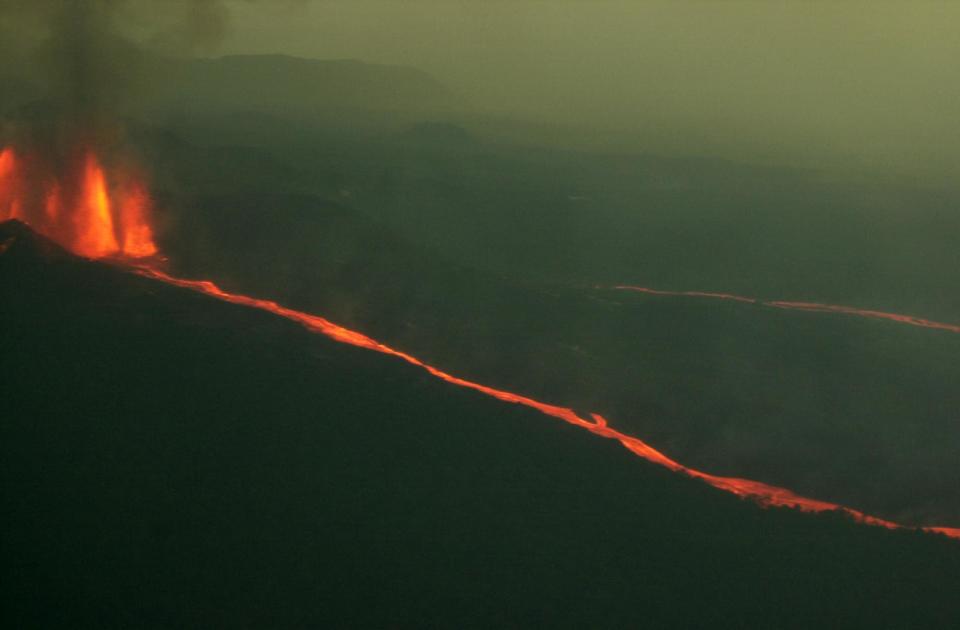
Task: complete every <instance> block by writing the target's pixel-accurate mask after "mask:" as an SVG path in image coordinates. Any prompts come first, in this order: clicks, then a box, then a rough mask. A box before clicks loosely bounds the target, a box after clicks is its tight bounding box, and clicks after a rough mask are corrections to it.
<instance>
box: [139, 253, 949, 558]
mask: <svg viewBox="0 0 960 630" xmlns="http://www.w3.org/2000/svg"><path fill="white" fill-rule="evenodd" d="M133 270H134V271H135V272H136V273H138V274H140V275H142V276H145V277H147V278H152V279H155V280H159V281H161V282H164V283H166V284H170V285H174V286H177V287H182V288H187V289H191V290H193V291H197V292H199V293H203V294H206V295H209V296H212V297H214V298H217V299H219V300H223V301H225V302H230V303H232V304H241V305H244V306H248V307H251V308H256V309H259V310H262V311H267V312H270V313H273V314H275V315H278V316H280V317H284V318H286V319H288V320H291V321H294V322H297V323H299V324H301V325H302V326H304V327H305V328H306V329H307V330H309V331H311V332H314V333H318V334H322V335H325V336H327V337H329V338H330V339H333V340H335V341H339V342H341V343H345V344H349V345H352V346H358V347H360V348H366V349H368V350H373V351H375V352H380V353H382V354H386V355H390V356H394V357H398V358H400V359H402V360H404V361H406V362H407V363H410V364H412V365H415V366H417V367H419V368H422V369H424V370H426V371H427V372H429V373H430V374H431V375H432V376H435V377H436V378H439V379H441V380H443V381H446V382H447V383H450V384H453V385H457V386H459V387H464V388H467V389H472V390H474V391H477V392H480V393H482V394H485V395H487V396H491V397H493V398H496V399H497V400H501V401H504V402H509V403H514V404H518V405H523V406H525V407H530V408H532V409H536V410H537V411H539V412H541V413H543V414H545V415H547V416H551V417H553V418H557V419H558V420H563V421H564V422H568V423H570V424H572V425H575V426H577V427H580V428H581V429H584V430H586V431H589V432H590V433H593V434H595V435H598V436H600V437H604V438H608V439H611V440H616V441H618V442H620V443H621V444H622V445H623V446H624V447H625V448H626V449H627V450H629V451H630V452H632V453H634V454H635V455H637V456H639V457H641V458H643V459H645V460H647V461H649V462H652V463H654V464H657V465H659V466H663V467H664V468H667V469H669V470H671V471H673V472H677V473H681V474H686V475H688V476H690V477H694V478H697V479H701V480H703V481H705V482H706V483H708V484H710V485H711V486H713V487H715V488H719V489H720V490H724V491H726V492H730V493H733V494H735V495H737V496H740V497H744V498H747V499H750V500H753V501H755V502H757V503H758V504H760V505H762V506H781V507H790V508H796V509H799V510H801V511H804V512H831V511H839V512H842V513H844V514H846V515H848V516H849V517H851V518H852V519H853V520H855V521H857V522H860V523H865V524H868V525H876V526H880V527H885V528H887V529H919V530H922V531H927V532H936V533H940V534H944V535H946V536H949V537H951V538H957V539H960V528H951V527H919V528H914V527H910V526H906V525H901V524H899V523H895V522H893V521H888V520H884V519H881V518H877V517H874V516H870V515H868V514H864V513H863V512H860V511H858V510H855V509H852V508H849V507H845V506H842V505H839V504H836V503H830V502H827V501H818V500H816V499H810V498H807V497H802V496H800V495H798V494H796V493H794V492H792V491H790V490H787V489H785V488H778V487H776V486H771V485H769V484H765V483H761V482H759V481H752V480H750V479H739V478H736V477H719V476H717V475H711V474H708V473H705V472H701V471H699V470H696V469H693V468H689V467H687V466H684V465H683V464H680V463H679V462H676V461H674V460H672V459H670V458H669V457H667V456H666V455H664V454H663V453H661V452H660V451H658V450H656V449H654V448H653V447H652V446H650V445H648V444H647V443H645V442H643V441H642V440H640V439H639V438H636V437H633V436H631V435H627V434H625V433H621V432H620V431H618V430H616V429H614V428H613V427H611V426H610V425H609V423H608V422H607V420H606V419H605V418H604V417H603V416H601V415H599V414H595V413H594V414H590V417H589V418H585V417H582V416H580V415H579V414H577V413H576V412H575V411H573V410H572V409H568V408H566V407H560V406H557V405H551V404H548V403H544V402H540V401H538V400H534V399H533V398H529V397H527V396H522V395H520V394H514V393H511V392H508V391H504V390H501V389H495V388H493V387H488V386H486V385H481V384H480V383H475V382H473V381H468V380H466V379H462V378H459V377H457V376H453V375H452V374H448V373H447V372H444V371H442V370H440V369H438V368H436V367H433V366H432V365H429V364H427V363H424V362H423V361H421V360H420V359H418V358H416V357H414V356H413V355H410V354H407V353H406V352H402V351H400V350H394V349H393V348H391V347H389V346H387V345H385V344H382V343H380V342H379V341H376V340H375V339H372V338H370V337H368V336H366V335H364V334H362V333H359V332H356V331H353V330H349V329H347V328H344V327H343V326H339V325H337V324H335V323H333V322H331V321H329V320H327V319H324V318H323V317H320V316H318V315H311V314H309V313H304V312H302V311H297V310H294V309H291V308H287V307H285V306H281V305H279V304H277V303H276V302H273V301H270V300H261V299H257V298H252V297H248V296H245V295H239V294H236V293H229V292H227V291H224V290H223V289H221V288H220V287H218V286H217V285H216V284H214V283H213V282H210V281H207V280H185V279H182V278H175V277H172V276H170V275H168V274H166V273H164V272H162V271H159V270H156V269H151V268H146V267H135V268H133Z"/></svg>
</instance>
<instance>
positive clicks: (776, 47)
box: [222, 0, 960, 183]
mask: <svg viewBox="0 0 960 630" xmlns="http://www.w3.org/2000/svg"><path fill="white" fill-rule="evenodd" d="M301 4H302V6H298V7H294V6H293V5H291V4H290V3H281V4H277V5H266V6H265V5H264V4H258V3H250V2H247V1H246V0H238V1H235V2H233V3H232V6H231V8H232V10H233V14H234V27H235V28H234V30H233V31H232V33H231V34H230V35H229V36H228V37H227V38H226V40H225V42H224V46H223V48H222V51H223V52H225V53H240V52H257V53H266V52H283V53H288V54H291V55H298V56H305V57H317V58H356V59H362V60H365V61H371V62H381V63H395V64H404V65H412V66H416V67H418V68H420V69H423V70H426V71H428V72H431V73H433V74H434V75H435V76H437V77H438V78H440V79H441V80H442V81H443V82H444V83H446V84H447V85H449V86H451V87H452V88H453V89H455V90H457V91H459V92H460V93H461V94H462V95H464V96H465V97H467V99H468V100H469V102H470V103H471V104H472V105H473V106H475V107H477V108H478V109H482V110H487V111H494V112H500V113H504V114H508V115H515V116H518V117H520V118H523V119H526V120H531V119H532V120H536V121H539V122H549V123H563V124H571V125H575V126H580V127H588V128H593V129H595V130H601V131H607V132H610V131H615V132H618V133H607V134H604V135H602V142H604V143H609V144H610V145H611V147H612V148H617V149H621V148H642V149H644V150H647V151H669V152H680V153H684V154H698V155H719V156H726V157H733V158H737V159H743V160H750V161H769V160H771V159H773V160H777V161H783V162H789V163H794V164H802V165H806V166H813V167H831V168H843V169H847V170H850V169H853V170H869V171H875V172H876V171H879V172H896V173H900V174H904V175H909V176H911V177H920V178H921V179H923V180H927V181H936V182H938V183H944V182H948V181H950V180H951V179H952V177H953V175H954V174H955V173H956V164H957V158H958V157H960V156H958V153H960V142H958V131H960V123H958V122H957V117H956V108H957V102H958V97H960V81H958V80H957V79H958V66H957V64H956V63H955V62H954V61H955V60H956V59H957V58H960V39H958V38H957V37H956V36H955V35H956V25H957V24H958V23H960V5H957V4H955V3H948V2H942V3H933V2H930V3H925V2H895V3H889V2H887V3H884V2H843V3H820V2H789V3H788V2H768V3H764V2H683V3H679V2H633V1H630V2H624V1H599V2H582V1H570V0H556V1H553V0H552V1H550V2H544V1H536V0H511V1H510V2H500V1H494V2H491V1H487V2H477V1H475V0H469V1H466V0H450V1H438V0H418V1H413V2H392V1H389V0H364V1H357V0H350V1H342V0H328V1H318V0H308V1H306V2H303V3H301ZM598 137H601V136H597V135H594V136H592V139H593V142H594V143H596V142H597V138H598Z"/></svg>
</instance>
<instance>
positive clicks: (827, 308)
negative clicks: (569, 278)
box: [597, 285, 960, 333]
mask: <svg viewBox="0 0 960 630" xmlns="http://www.w3.org/2000/svg"><path fill="white" fill-rule="evenodd" d="M597 288H598V289H603V288H605V287H597ZM609 288H611V289H613V290H615V291H632V292H634V293H645V294H647V295H660V296H668V297H701V298H714V299H718V300H731V301H734V302H742V303H744V304H758V305H760V306H766V307H769V308H779V309H782V310H791V311H807V312H810V313H840V314H843V315H854V316H856V317H866V318H868V319H884V320H887V321H892V322H896V323H898V324H908V325H910V326H917V327H919V328H933V329H936V330H945V331H947V332H953V333H960V325H957V324H944V323H942V322H935V321H931V320H929V319H923V318H921V317H914V316H912V315H898V314H897V313H885V312H883V311H871V310H867V309H860V308H854V307H852V306H837V305H835V304H818V303H816V302H788V301H785V300H771V301H763V300H759V299H757V298H751V297H744V296H742V295H733V294H730V293H711V292H708V291H663V290H660V289H650V288H648V287H635V286H630V285H618V286H613V287H609Z"/></svg>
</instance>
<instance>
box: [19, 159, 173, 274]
mask: <svg viewBox="0 0 960 630" xmlns="http://www.w3.org/2000/svg"><path fill="white" fill-rule="evenodd" d="M50 162H51V161H50V160H43V159H41V158H40V157H39V156H37V155H30V154H26V155H24V154H21V153H19V152H18V151H17V150H16V149H14V148H13V147H5V148H3V149H2V150H0V221H5V220H7V219H19V220H21V221H23V222H25V223H28V224H30V225H31V226H32V227H33V228H34V229H35V230H37V231H38V232H40V233H42V234H44V235H45V236H47V237H49V238H52V239H53V240H55V241H57V242H59V243H60V244H62V245H63V246H64V247H66V248H67V249H69V250H71V251H72V252H74V253H76V254H78V255H80V256H85V257H87V258H104V257H107V256H122V257H126V258H145V257H149V256H153V255H154V254H156V253H157V246H156V244H155V243H154V239H153V228H152V227H151V223H150V197H149V195H148V194H147V192H146V186H144V184H143V182H142V181H140V179H139V178H137V177H136V176H134V175H133V174H132V173H131V172H128V171H122V170H117V171H115V172H111V173H110V175H109V176H108V173H107V171H106V170H105V169H104V167H103V165H102V163H101V161H100V159H99V158H98V157H97V155H96V153H95V152H94V151H93V150H92V149H81V150H77V151H74V152H73V153H72V154H71V155H70V156H69V157H68V158H66V159H65V160H64V161H63V162H64V163H63V164H57V165H53V164H51V163H50Z"/></svg>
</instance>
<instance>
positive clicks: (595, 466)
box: [0, 224, 960, 627]
mask: <svg viewBox="0 0 960 630" xmlns="http://www.w3.org/2000/svg"><path fill="white" fill-rule="evenodd" d="M0 249H2V250H3V252H2V254H0V331H2V333H0V334H2V348H3V352H2V353H0V373H2V375H3V379H2V383H3V386H2V398H0V400H2V409H3V414H2V422H0V431H2V433H0V462H2V472H0V479H2V486H0V487H2V495H0V500H2V502H3V505H2V508H0V509H2V514H3V525H2V528H3V530H2V535H0V545H2V546H0V553H2V558H0V567H2V568H0V571H2V577H0V579H2V581H3V584H4V590H3V594H4V605H3V609H2V610H3V617H4V618H3V622H4V625H5V626H6V627H23V626H37V625H61V626H74V627H76V626H84V625H93V624H96V625H98V626H117V625H126V626H136V627H142V626H145V625H158V626H160V625H164V626H170V625H174V626H192V627H200V626H239V627H246V626H251V627H265V626H269V627H290V626H302V625H310V624H313V625H321V624H331V623H333V624H335V625H336V624H339V625H347V624H349V625H352V626H357V625H359V626H363V625H373V626H417V627H423V626H435V625H446V626H450V625H456V626H462V625H478V626H486V627H491V626H520V625H545V624H552V625H567V624H569V625H579V626H581V627H582V626H593V627H597V626H600V627H602V626H608V627H610V626H620V627H622V626H624V625H627V624H633V625H639V624H644V625H647V626H650V625H652V626H657V625H665V624H679V623H696V624H709V625H711V626H738V625H743V624H744V623H749V624H758V625H763V626H768V627H769V626H799V627H810V626H812V625H813V624H821V625H822V624H830V625H847V626H850V625H858V626H859V625H867V624H873V625H877V626H881V627H883V626H901V627H903V626H913V627H946V626H949V625H951V623H952V622H955V621H956V620H957V619H958V615H960V602H958V601H957V598H956V593H957V592H958V588H960V544H957V543H956V542H955V541H950V540H947V539H945V538H942V537H938V536H930V535H921V534H914V533H908V532H890V531H886V530H883V529H879V528H873V527H864V526H857V525H853V524H851V523H849V522H847V521H846V520H845V519H843V518H840V517H837V516H833V515H825V516H818V517H813V516H807V515H801V514H796V513H793V512H791V511H787V510H771V511H764V510H761V509H759V508H757V507H755V506H754V505H752V504H749V503H744V502H741V501H739V500H737V499H736V498H733V497H730V496H727V495H724V494H721V493H718V492H716V491H714V490H712V489H710V488H708V487H706V486H704V485H703V484H701V483H698V482H696V481H692V480H689V479H685V478H682V477H679V476H675V475H671V474H669V473H666V472H665V471H662V470H659V469H656V468H653V467H652V466H649V465H647V464H645V463H644V462H642V461H640V460H638V459H637V458H635V457H632V456H630V455H629V454H628V453H627V452H625V451H624V450H623V449H622V448H620V447H619V446H618V445H617V444H614V443H612V442H609V441H605V440H601V439H593V438H591V437H590V436H588V435H585V434H584V433H583V432H581V431H579V430H577V429H575V428H573V427H567V426H564V425H562V424H561V423H557V422H554V421H551V420H549V419H547V418H544V417H543V416H541V415H539V414H537V413H536V412H533V411H531V410H527V409H524V408H520V407H517V406H514V405H509V404H504V403H500V402H497V401H495V400H492V399H488V398H485V397H483V396H481V395H479V394H475V393H473V392H470V391H465V390H461V389H457V388H453V387H450V386H448V385H445V384H444V383H442V382H439V381H436V380H434V379H432V378H430V377H429V376H428V375H426V374H425V373H423V372H422V371H420V370H417V369H414V368H412V367H410V366H407V365H405V364H403V363H401V362H400V361H397V360H393V359H391V358H389V357H384V356H380V355H377V354H374V353H370V352H366V351H363V350H358V349H354V348H350V347H347V346H342V345H338V344H336V343H333V342H331V341H329V340H327V339H325V338H322V337H318V336H315V335H310V334H308V333H306V332H305V331H303V330H302V329H300V328H299V327H298V326H296V325H295V324H292V323H290V322H286V321H283V320H280V319H277V318H275V317H272V316H270V315H269V314H266V313H261V312H258V311H253V310H250V309H246V308H242V307H237V306H232V305H229V304H224V303H220V302H217V301H214V300H211V299H209V298H206V297H204V296H202V295H197V294H193V293H190V292H186V291H181V290H178V289H175V288H171V287H168V286H165V285H159V284H156V283H154V282H152V281H149V280H147V279H144V278H139V277H136V276H133V275H130V274H128V273H126V272H124V271H122V270H119V269H116V268H112V267H110V266H108V265H104V264H95V263H89V262H86V261H81V260H77V259H75V258H72V257H70V256H69V255H66V254H64V253H62V252H60V251H58V250H57V249H56V248H55V246H52V245H50V244H46V243H44V242H43V241H41V240H39V239H37V238H36V237H34V236H33V235H32V234H30V233H29V232H28V231H26V230H25V229H24V228H22V227H21V226H18V225H16V224H5V225H3V226H0Z"/></svg>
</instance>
